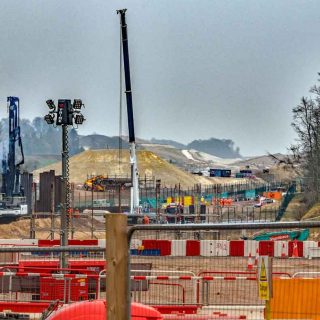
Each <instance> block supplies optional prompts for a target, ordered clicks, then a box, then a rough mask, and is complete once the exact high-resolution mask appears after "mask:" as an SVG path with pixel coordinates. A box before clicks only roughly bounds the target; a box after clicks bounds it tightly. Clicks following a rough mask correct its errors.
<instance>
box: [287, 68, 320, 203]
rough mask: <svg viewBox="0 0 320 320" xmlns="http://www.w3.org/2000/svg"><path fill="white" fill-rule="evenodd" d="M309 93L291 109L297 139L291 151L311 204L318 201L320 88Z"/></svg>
mask: <svg viewBox="0 0 320 320" xmlns="http://www.w3.org/2000/svg"><path fill="white" fill-rule="evenodd" d="M319 75H320V74H319ZM310 93H311V96H310V97H302V99H301V102H300V104H299V105H297V106H296V107H295V108H293V109H292V112H293V122H292V127H293V128H294V130H295V131H296V133H297V135H298V139H297V144H296V145H294V146H292V147H291V151H292V154H293V157H295V159H296V160H298V162H299V163H300V165H301V168H302V169H303V175H304V177H305V183H306V185H307V190H308V192H309V193H310V196H311V199H312V202H316V201H319V199H320V86H317V85H315V86H313V87H312V88H311V89H310Z"/></svg>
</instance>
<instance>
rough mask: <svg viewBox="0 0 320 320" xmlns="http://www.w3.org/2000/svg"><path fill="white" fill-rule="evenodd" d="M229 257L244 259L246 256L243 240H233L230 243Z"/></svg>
mask: <svg viewBox="0 0 320 320" xmlns="http://www.w3.org/2000/svg"><path fill="white" fill-rule="evenodd" d="M229 255H230V256H231V257H243V256H244V241H243V240H231V241H230V243H229Z"/></svg>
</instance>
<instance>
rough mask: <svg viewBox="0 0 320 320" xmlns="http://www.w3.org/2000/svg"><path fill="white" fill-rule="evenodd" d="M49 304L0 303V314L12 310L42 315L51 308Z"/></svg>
mask: <svg viewBox="0 0 320 320" xmlns="http://www.w3.org/2000/svg"><path fill="white" fill-rule="evenodd" d="M49 304H50V303H49V302H16V301H14V302H9V301H0V312H3V311H5V310H10V311H11V312H19V313H42V312H43V311H44V310H45V309H47V308H48V307H49Z"/></svg>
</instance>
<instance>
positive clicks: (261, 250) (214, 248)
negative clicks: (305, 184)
mask: <svg viewBox="0 0 320 320" xmlns="http://www.w3.org/2000/svg"><path fill="white" fill-rule="evenodd" d="M59 244H60V241H59V240H57V239H56V240H37V239H0V247H1V246H6V247H7V246H8V247H9V246H10V247H11V246H12V247H18V246H33V247H52V246H59ZM69 245H70V246H78V247H81V246H83V247H90V246H98V247H101V248H105V240H104V239H100V240H91V239H88V240H69ZM317 248H319V249H317ZM130 249H139V250H145V249H151V250H152V249H157V250H159V251H160V255H161V256H175V257H188V256H203V257H226V256H231V257H249V255H250V254H251V256H252V257H253V258H256V257H257V256H258V255H269V256H271V257H277V258H289V257H292V256H296V257H299V258H300V257H304V258H312V257H315V256H318V255H315V254H314V252H315V251H319V253H320V242H318V241H284V240H279V241H271V240H268V241H255V240H231V241H227V240H153V239H144V240H141V239H132V240H131V243H130ZM319 255H320V254H319Z"/></svg>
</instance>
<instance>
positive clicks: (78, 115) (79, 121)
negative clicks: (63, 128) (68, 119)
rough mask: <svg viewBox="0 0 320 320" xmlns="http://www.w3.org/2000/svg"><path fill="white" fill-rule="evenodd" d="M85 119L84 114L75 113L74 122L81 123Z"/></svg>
mask: <svg viewBox="0 0 320 320" xmlns="http://www.w3.org/2000/svg"><path fill="white" fill-rule="evenodd" d="M85 120H86V119H85V118H84V116H83V115H82V114H81V113H80V114H77V115H76V116H75V121H74V122H75V124H82V123H83V121H85Z"/></svg>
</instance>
